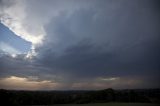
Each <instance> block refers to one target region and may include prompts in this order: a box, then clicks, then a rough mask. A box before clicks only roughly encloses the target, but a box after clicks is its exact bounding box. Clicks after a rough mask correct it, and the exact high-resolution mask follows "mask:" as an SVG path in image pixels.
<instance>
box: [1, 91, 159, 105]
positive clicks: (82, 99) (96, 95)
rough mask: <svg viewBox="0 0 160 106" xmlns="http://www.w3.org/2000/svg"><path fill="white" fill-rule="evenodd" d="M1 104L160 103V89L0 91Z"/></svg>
mask: <svg viewBox="0 0 160 106" xmlns="http://www.w3.org/2000/svg"><path fill="white" fill-rule="evenodd" d="M0 100H1V104H5V105H52V104H73V103H75V104H83V103H106V102H136V103H138V102H139V103H160V89H141V90H140V89H139V90H138V89H137V90H136V89H132V90H127V89H126V90H114V89H111V88H109V89H104V90H91V91H80V90H79V91H78V90H77V91H76V90H75V91H74V90H73V91H18V90H4V89H1V90H0Z"/></svg>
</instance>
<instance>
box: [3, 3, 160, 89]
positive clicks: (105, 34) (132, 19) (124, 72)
mask: <svg viewBox="0 0 160 106" xmlns="http://www.w3.org/2000/svg"><path fill="white" fill-rule="evenodd" d="M0 3H1V5H2V7H0V9H1V10H0V17H1V23H2V24H4V25H6V26H7V27H8V28H9V29H10V30H11V31H13V32H14V33H15V34H17V35H18V36H20V37H21V38H23V39H25V40H26V41H29V42H31V43H32V48H31V50H30V51H29V52H28V54H17V55H16V56H14V57H13V56H10V55H9V54H6V53H3V52H4V51H0V53H1V55H0V76H1V80H0V85H1V86H2V88H4V84H3V82H4V81H6V80H5V79H7V78H8V79H10V78H13V76H14V78H15V77H16V78H17V79H25V80H23V81H25V83H26V81H28V80H29V79H30V76H32V77H38V79H36V80H34V81H33V82H35V81H38V83H40V82H43V81H45V80H47V81H51V82H50V83H49V85H50V84H51V85H52V84H53V82H54V83H56V84H57V85H58V86H56V87H55V88H54V86H50V87H49V88H48V89H102V88H107V87H113V88H144V87H145V88H152V87H153V88H156V87H159V84H158V82H159V75H160V72H159V70H160V56H159V54H160V43H159V42H160V37H159V34H160V30H159V28H160V20H159V19H160V13H159V2H158V0H141V1H139V0H134V1H129V0H119V1H116V0H101V1H99V0H68V1H66V0H61V1H58V0H46V1H44V0H30V1H29V0H26V1H25V0H24V1H21V2H20V1H18V0H15V2H14V3H11V2H10V0H8V1H6V2H3V0H2V1H1V2H0ZM21 4H23V5H21ZM12 8H14V9H13V10H12ZM19 8H20V9H22V10H23V11H19V12H15V11H16V10H17V9H19ZM6 14H7V17H8V18H5V17H6ZM17 14H20V16H19V17H18V18H17ZM15 19H16V21H14V20H15ZM21 29H23V30H21ZM11 76H12V77H11ZM7 81H8V80H7ZM153 82H154V83H153ZM42 85H43V84H42ZM47 85H48V84H47ZM5 86H6V85H5ZM29 86H30V85H29ZM84 86H85V88H83V87H84ZM6 87H8V88H9V87H11V86H8V85H7V86H6ZM19 88H21V87H19ZM31 88H32V87H31ZM29 89H30V88H29ZM37 89H47V88H43V87H41V86H40V87H38V88H37Z"/></svg>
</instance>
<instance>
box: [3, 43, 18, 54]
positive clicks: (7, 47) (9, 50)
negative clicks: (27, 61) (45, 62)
mask: <svg viewBox="0 0 160 106" xmlns="http://www.w3.org/2000/svg"><path fill="white" fill-rule="evenodd" d="M0 50H2V51H3V52H5V53H8V54H10V55H12V54H20V53H21V52H20V51H19V50H17V49H16V48H14V47H12V46H11V45H9V44H7V43H5V42H0Z"/></svg>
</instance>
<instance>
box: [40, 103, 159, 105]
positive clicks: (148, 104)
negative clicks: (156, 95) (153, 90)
mask: <svg viewBox="0 0 160 106" xmlns="http://www.w3.org/2000/svg"><path fill="white" fill-rule="evenodd" d="M41 106H46V105H41ZM52 106H160V104H150V103H94V104H58V105H52Z"/></svg>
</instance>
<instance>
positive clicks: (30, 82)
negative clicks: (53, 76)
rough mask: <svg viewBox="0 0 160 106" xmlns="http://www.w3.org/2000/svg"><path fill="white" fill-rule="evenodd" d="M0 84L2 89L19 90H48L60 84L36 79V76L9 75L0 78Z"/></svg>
mask: <svg viewBox="0 0 160 106" xmlns="http://www.w3.org/2000/svg"><path fill="white" fill-rule="evenodd" d="M0 86H1V88H4V89H21V90H44V89H46V90H49V89H51V90H52V89H56V88H57V87H58V86H60V84H58V83H56V82H52V81H49V80H42V81H38V80H37V78H33V77H32V78H31V77H29V78H26V77H17V76H10V77H6V78H1V79H0Z"/></svg>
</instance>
